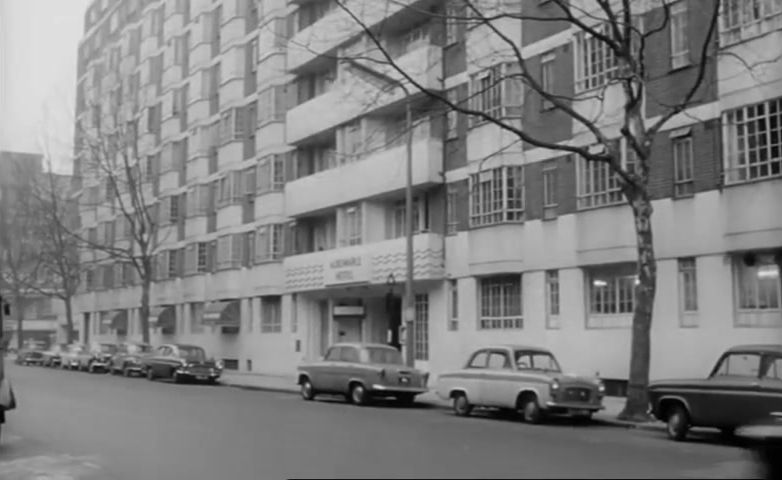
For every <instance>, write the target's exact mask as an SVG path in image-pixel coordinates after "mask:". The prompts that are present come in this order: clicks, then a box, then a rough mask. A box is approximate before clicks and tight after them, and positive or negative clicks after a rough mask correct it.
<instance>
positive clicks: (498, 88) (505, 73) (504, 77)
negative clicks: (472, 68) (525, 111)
mask: <svg viewBox="0 0 782 480" xmlns="http://www.w3.org/2000/svg"><path fill="white" fill-rule="evenodd" d="M520 71H521V67H520V66H519V65H518V64H515V63H503V64H500V65H495V66H493V67H491V68H489V69H486V70H484V71H482V72H480V73H478V74H477V75H473V77H472V78H471V80H470V104H471V105H470V106H471V108H472V109H473V110H477V111H479V112H483V113H485V114H486V115H488V116H491V117H497V118H500V117H501V118H509V117H514V118H515V117H521V106H522V99H523V86H522V85H523V83H522V81H521V76H520ZM485 122H486V120H485V119H483V118H481V117H479V116H471V117H470V123H471V125H472V126H476V125H480V124H482V123H485Z"/></svg>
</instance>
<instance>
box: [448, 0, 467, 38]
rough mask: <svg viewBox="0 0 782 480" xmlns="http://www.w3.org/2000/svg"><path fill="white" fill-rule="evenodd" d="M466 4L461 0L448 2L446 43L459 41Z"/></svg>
mask: <svg viewBox="0 0 782 480" xmlns="http://www.w3.org/2000/svg"><path fill="white" fill-rule="evenodd" d="M465 13H466V12H465V11H464V5H463V4H461V3H460V2H447V3H446V6H445V15H446V18H445V45H446V46H448V45H452V44H454V43H456V42H458V41H459V25H460V23H461V17H464V16H465Z"/></svg>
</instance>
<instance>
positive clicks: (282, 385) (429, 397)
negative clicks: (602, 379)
mask: <svg viewBox="0 0 782 480" xmlns="http://www.w3.org/2000/svg"><path fill="white" fill-rule="evenodd" d="M221 381H222V383H223V384H225V385H228V386H231V387H236V388H242V389H247V390H260V391H269V392H284V393H296V394H298V393H299V386H298V385H297V384H296V377H294V376H282V375H279V376H275V375H264V374H259V373H234V372H225V373H224V374H223V377H222V379H221ZM416 402H418V403H420V404H424V405H428V406H432V407H436V408H447V409H450V408H451V403H450V402H448V401H446V400H443V399H442V398H440V397H439V396H437V394H435V393H434V392H433V391H429V392H427V393H424V394H422V395H419V396H417V397H416ZM603 406H604V407H605V409H603V410H601V411H599V412H597V413H595V415H594V417H593V420H594V421H595V422H599V423H602V424H605V425H613V426H616V427H623V428H640V429H645V430H661V431H662V430H665V424H664V423H662V422H660V421H656V420H655V421H649V422H641V423H639V422H630V421H627V420H620V419H619V418H617V417H618V416H619V414H620V413H621V411H622V409H624V406H625V398H624V397H605V398H603Z"/></svg>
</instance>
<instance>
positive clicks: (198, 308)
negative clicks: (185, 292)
mask: <svg viewBox="0 0 782 480" xmlns="http://www.w3.org/2000/svg"><path fill="white" fill-rule="evenodd" d="M203 318H204V303H203V302H193V303H191V304H190V333H204V324H203V323H202V321H203Z"/></svg>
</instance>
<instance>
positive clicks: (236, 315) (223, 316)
mask: <svg viewBox="0 0 782 480" xmlns="http://www.w3.org/2000/svg"><path fill="white" fill-rule="evenodd" d="M202 322H203V323H204V324H206V325H215V326H220V327H238V326H239V325H240V323H241V312H240V309H239V300H229V301H225V302H211V303H209V304H207V305H206V307H205V308H204V317H203V320H202Z"/></svg>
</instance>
